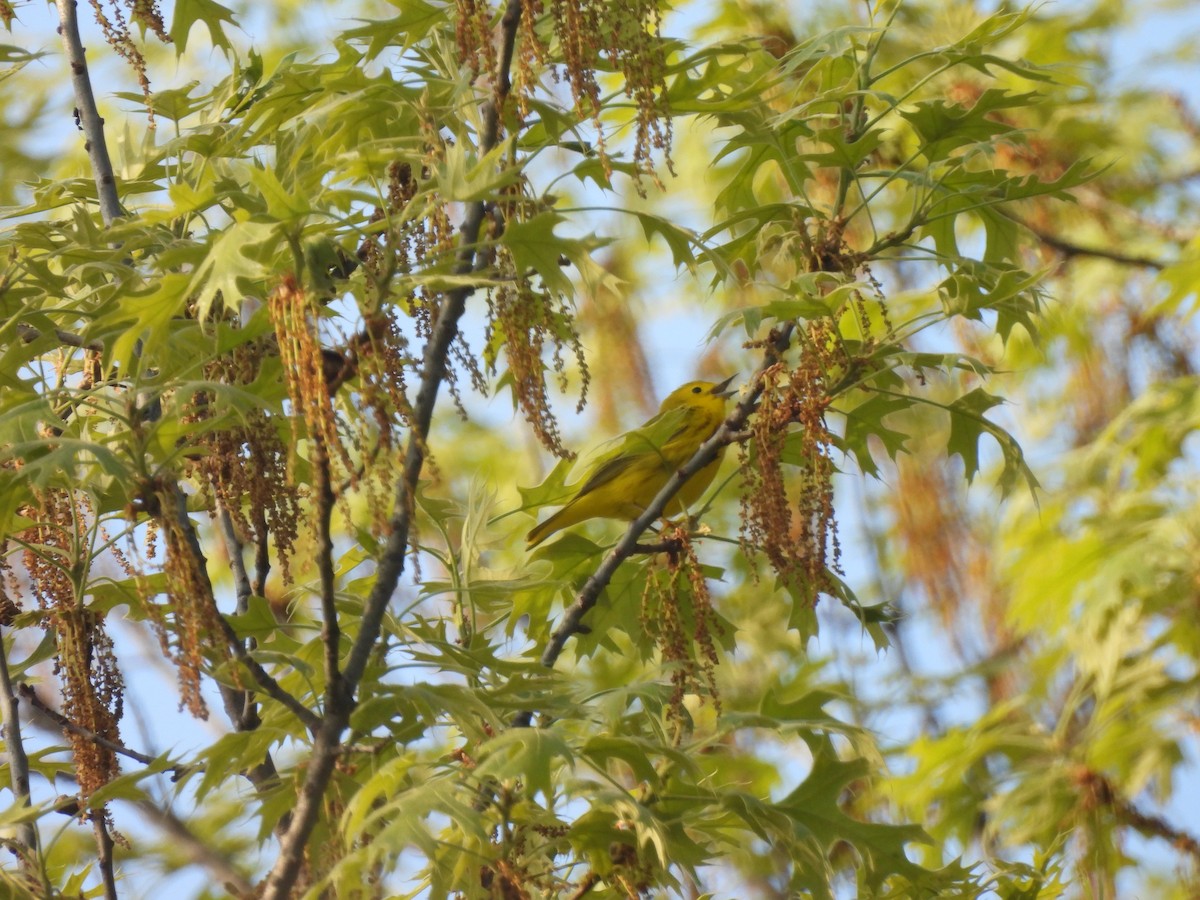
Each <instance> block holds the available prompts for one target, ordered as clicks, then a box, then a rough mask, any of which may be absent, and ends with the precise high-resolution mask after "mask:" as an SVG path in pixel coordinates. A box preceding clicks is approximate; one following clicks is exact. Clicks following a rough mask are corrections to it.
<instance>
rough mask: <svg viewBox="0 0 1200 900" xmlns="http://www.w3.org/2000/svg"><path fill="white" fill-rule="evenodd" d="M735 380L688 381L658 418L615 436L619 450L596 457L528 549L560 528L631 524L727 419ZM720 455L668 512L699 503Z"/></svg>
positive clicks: (535, 533) (686, 486) (690, 481)
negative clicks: (597, 522)
mask: <svg viewBox="0 0 1200 900" xmlns="http://www.w3.org/2000/svg"><path fill="white" fill-rule="evenodd" d="M731 381H733V376H730V377H729V378H726V379H725V380H724V381H722V382H721V383H720V384H713V383H712V382H711V381H689V382H688V383H687V384H685V385H683V386H682V387H679V388H676V389H675V390H673V391H672V392H671V393H670V394H669V395H668V396H667V399H666V400H664V401H663V402H662V406H660V407H659V409H658V415H656V416H655V417H654V418H652V419H650V421H648V422H646V424H645V425H643V426H642V427H641V428H638V429H635V430H634V431H630V432H628V433H627V434H624V435H622V436H621V437H620V438H617V440H618V441H620V444H619V446H617V448H616V449H615V450H613V451H612V452H610V453H608V454H607V455H605V456H604V457H602V458H601V459H600V461H599V462H597V463H596V465H595V466H594V467H593V468H592V470H591V472H590V473H589V474H588V477H587V480H586V481H584V482H583V486H582V487H580V488H579V491H578V492H577V493H576V494H575V496H574V497H572V498H571V500H570V501H568V503H567V505H566V506H564V507H563V508H562V509H560V510H559V511H558V512H556V513H555V514H554V515H552V516H551V517H550V518H548V519H547V520H546V521H545V522H543V523H542V524H541V525H538V526H537V527H535V528H534V529H533V530H532V531H530V532H529V534H528V535H526V537H525V540H526V541H528V543H529V546H530V547H534V546H536V545H537V544H540V543H541V542H542V541H544V540H545V539H546V538H548V537H549V536H550V535H552V534H554V532H556V531H558V530H559V529H560V528H567V527H569V526H571V525H574V524H576V523H578V522H582V521H583V520H585V519H592V518H596V517H597V516H599V517H601V518H606V519H628V520H629V521H633V520H634V519H636V518H637V517H638V516H640V515H641V514H642V512H643V511H644V510H645V508H646V507H647V506H648V505H649V504H650V501H651V500H653V499H654V497H655V496H656V495H657V494H658V492H659V491H660V490H662V486H663V485H664V484H666V483H667V479H669V478H670V477H671V476H672V475H673V474H674V473H675V470H676V469H678V468H679V467H680V466H682V465H683V464H684V463H685V462H687V461H688V460H689V459H691V458H692V455H693V454H694V453H695V452H696V450H697V448H699V446H700V445H701V444H703V443H704V442H705V441H706V440H708V439H709V438H710V437H712V436H713V433H714V432H716V430H717V429H718V428H719V427H720V425H721V422H722V421H723V420H724V419H725V401H726V399H727V398H728V397H729V396H730V395H731V394H732V393H733V391H727V390H725V388H726V387H728V385H729V382H731ZM724 450H725V448H724V447H722V448H721V453H718V454H717V458H716V459H714V460H713V461H712V462H711V463H709V464H708V465H707V466H705V467H704V468H703V469H701V470H700V471H699V472H697V473H696V474H695V475H693V476H692V477H691V478H689V479H688V480H687V481H685V482H684V483H683V487H681V488H680V489H679V492H678V493H677V494H676V495H675V496H674V497H672V498H671V502H670V504H669V506H668V508H669V509H670V510H671V511H673V512H676V513H682V512H685V511H686V510H687V508H688V507H689V506H690V505H691V504H692V503H694V502H695V501H696V500H697V499H699V497H700V495H701V494H703V493H704V489H705V488H707V487H708V486H709V485H710V484H711V483H712V480H713V476H714V475H716V474H717V467H718V466H719V465H720V464H721V455H722V453H724Z"/></svg>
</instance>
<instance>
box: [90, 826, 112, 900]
mask: <svg viewBox="0 0 1200 900" xmlns="http://www.w3.org/2000/svg"><path fill="white" fill-rule="evenodd" d="M90 815H91V817H92V831H94V832H95V834H96V855H97V862H98V863H99V865H100V879H101V881H103V882H104V897H105V900H118V898H117V878H116V873H114V872H113V839H112V835H111V834H109V833H108V822H107V821H106V819H105V815H104V810H102V809H95V810H92V812H91V814H90Z"/></svg>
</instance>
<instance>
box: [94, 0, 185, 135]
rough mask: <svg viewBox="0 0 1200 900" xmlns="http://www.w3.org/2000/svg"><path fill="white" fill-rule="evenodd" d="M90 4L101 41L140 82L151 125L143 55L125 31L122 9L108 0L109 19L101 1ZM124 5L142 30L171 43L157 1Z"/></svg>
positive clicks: (139, 0)
mask: <svg viewBox="0 0 1200 900" xmlns="http://www.w3.org/2000/svg"><path fill="white" fill-rule="evenodd" d="M91 4H92V10H93V12H94V13H95V16H96V24H97V25H99V26H100V30H101V31H102V32H103V33H104V40H105V41H107V42H108V45H109V46H110V47H112V48H113V50H114V51H116V53H117V55H118V56H120V57H121V58H122V59H123V60H125V61H126V62H127V63H129V65H130V67H131V68H132V69H133V71H134V73H135V74H136V75H137V79H138V84H139V85H141V88H142V95H143V97H145V101H146V110H147V112H148V114H149V117H150V127H151V128H153V127H154V107H153V105H152V103H151V100H150V78H149V76H147V75H146V57H145V56H143V55H142V51H141V48H140V47H138V45H137V43H136V42H135V41H134V39H133V34H132V33H131V32H130V31H129V22H128V21H127V20H126V18H125V12H124V10H122V9H121V7H120V6H119V5H118V4H117V3H115V2H112V3H111V4H110V5H111V15H112V18H109V13H106V12H105V9H104V0H91ZM125 5H126V6H127V7H128V9H129V18H130V19H132V20H133V21H134V22H136V23H137V24H138V25H140V26H141V28H142V30H143V31H150V32H152V33H153V34H154V36H155V37H157V38H158V39H159V40H160V41H162V42H163V43H164V44H169V43H171V36H170V35H169V34H167V27H166V23H164V22H163V18H162V13H161V11H160V10H159V8H158V2H157V0H125Z"/></svg>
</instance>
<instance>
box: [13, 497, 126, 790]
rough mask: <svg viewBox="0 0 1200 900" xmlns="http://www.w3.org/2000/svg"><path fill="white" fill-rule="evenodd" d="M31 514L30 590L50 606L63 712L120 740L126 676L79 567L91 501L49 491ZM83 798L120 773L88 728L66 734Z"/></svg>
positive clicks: (27, 536) (27, 540) (26, 538)
mask: <svg viewBox="0 0 1200 900" xmlns="http://www.w3.org/2000/svg"><path fill="white" fill-rule="evenodd" d="M24 514H25V515H26V516H28V517H29V518H31V519H34V520H35V521H36V522H37V524H36V525H34V526H32V527H31V528H29V529H26V530H25V531H24V532H23V533H22V534H21V535H20V540H21V542H22V543H23V544H25V545H26V550H25V552H24V554H23V562H24V566H25V571H26V573H27V574H28V576H29V585H30V591H31V593H32V594H33V595H34V597H36V598H37V601H38V606H39V607H41V609H42V610H43V611H44V613H45V617H44V619H43V627H44V628H45V629H46V630H47V631H49V632H50V633H51V634H53V636H54V645H55V660H54V672H55V674H56V675H57V676H58V677H59V680H60V681H61V683H62V696H63V715H64V716H66V718H67V719H69V720H70V721H71V722H72V723H73V724H74V725H77V726H79V727H80V729H86V732H90V733H93V734H97V735H99V736H100V737H102V738H105V739H107V740H109V741H113V742H117V743H119V742H120V731H119V728H118V723H119V722H120V720H121V714H122V710H123V698H124V692H125V683H124V680H123V679H122V678H121V672H120V669H119V668H118V667H117V659H116V656H115V655H114V653H113V645H112V640H111V639H110V638H109V636H108V633H107V632H106V631H105V629H104V618H103V616H102V615H100V614H98V613H96V612H95V611H93V610H91V609H89V608H88V607H87V606H86V605H85V603H84V600H85V597H84V585H83V584H82V583H81V582H77V581H76V578H78V577H81V576H79V575H78V574H77V573H81V572H83V571H86V565H87V562H88V560H87V542H86V537H87V522H88V519H89V518H90V517H91V514H92V513H91V507H90V505H89V503H88V501H87V499H86V498H85V497H84V496H83V495H80V494H77V493H74V492H68V491H62V490H49V491H47V492H45V493H44V494H42V495H41V496H40V497H39V506H38V508H36V509H26V510H24ZM65 736H66V738H67V741H68V742H69V743H70V745H71V751H72V754H73V756H74V760H75V774H76V777H77V778H78V780H79V791H80V793H81V794H82V795H83V797H85V798H86V797H90V796H91V795H92V793H94V792H95V791H97V790H99V789H100V788H102V787H104V785H106V784H108V782H109V781H111V780H112V779H113V778H115V777H116V776H117V775H118V774H120V767H119V766H118V765H117V757H116V754H115V753H113V751H112V750H110V749H108V748H106V747H102V746H100V745H99V744H97V743H96V742H95V741H93V740H91V739H90V738H88V737H85V736H84V734H81V733H76V732H74V731H67V732H66V733H65Z"/></svg>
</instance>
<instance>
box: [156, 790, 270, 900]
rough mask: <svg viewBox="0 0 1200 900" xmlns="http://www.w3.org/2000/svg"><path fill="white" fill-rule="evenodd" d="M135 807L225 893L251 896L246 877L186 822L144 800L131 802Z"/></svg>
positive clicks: (252, 892) (241, 896) (250, 885)
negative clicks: (206, 871) (210, 875)
mask: <svg viewBox="0 0 1200 900" xmlns="http://www.w3.org/2000/svg"><path fill="white" fill-rule="evenodd" d="M134 805H135V806H137V808H138V810H139V811H141V812H142V813H143V814H144V815H145V816H146V817H147V818H148V819H150V820H151V821H152V822H154V823H155V824H156V825H157V826H158V827H159V828H160V829H161V830H162V831H163V832H164V833H165V834H166V835H167V837H168V838H170V840H171V841H172V843H173V844H174V845H175V846H176V847H177V848H178V849H181V850H182V851H183V852H184V853H186V854H187V855H188V857H190V858H191V860H192V862H194V863H196V864H197V865H199V866H203V867H204V868H206V869H207V870H208V871H209V872H211V873H212V874H213V875H214V876H215V877H216V878H217V880H218V881H219V882H220V884H221V887H222V888H224V890H225V891H226V892H228V893H229V894H231V895H232V896H234V897H238V898H243V897H244V898H247V900H248V898H250V897H253V896H254V885H252V884H251V883H250V881H249V880H248V879H247V878H246V876H245V875H243V874H242V873H241V872H239V871H238V870H237V869H236V868H234V866H233V863H231V862H230V861H229V860H228V859H226V858H225V857H224V856H222V855H221V854H220V853H218V852H217V851H216V850H214V849H213V848H212V847H210V846H209V845H208V844H206V843H204V841H202V840H200V838H198V837H197V836H196V834H195V833H194V832H193V831H192V830H191V828H189V827H188V825H187V823H186V822H184V821H183V820H182V819H180V818H179V817H178V816H176V815H175V814H174V813H173V812H171V811H170V810H167V809H161V808H160V807H158V806H156V805H155V804H154V803H152V802H151V801H150V800H147V799H143V800H137V801H134Z"/></svg>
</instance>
